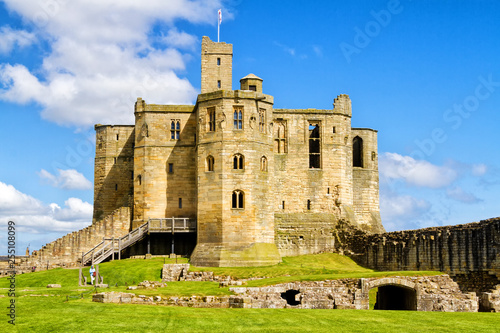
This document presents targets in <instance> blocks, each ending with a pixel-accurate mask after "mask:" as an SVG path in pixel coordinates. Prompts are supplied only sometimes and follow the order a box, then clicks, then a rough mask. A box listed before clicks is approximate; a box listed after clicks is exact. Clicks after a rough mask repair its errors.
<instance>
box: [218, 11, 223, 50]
mask: <svg viewBox="0 0 500 333" xmlns="http://www.w3.org/2000/svg"><path fill="white" fill-rule="evenodd" d="M221 22H222V9H219V10H218V11H217V43H219V42H220V24H221Z"/></svg>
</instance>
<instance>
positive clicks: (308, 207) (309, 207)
mask: <svg viewBox="0 0 500 333" xmlns="http://www.w3.org/2000/svg"><path fill="white" fill-rule="evenodd" d="M307 210H311V200H307Z"/></svg>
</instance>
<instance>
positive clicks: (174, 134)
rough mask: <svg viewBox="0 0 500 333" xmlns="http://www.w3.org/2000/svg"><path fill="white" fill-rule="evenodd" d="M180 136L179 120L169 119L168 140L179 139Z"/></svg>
mask: <svg viewBox="0 0 500 333" xmlns="http://www.w3.org/2000/svg"><path fill="white" fill-rule="evenodd" d="M180 136H181V121H180V120H179V119H172V120H171V121H170V140H179V139H180Z"/></svg>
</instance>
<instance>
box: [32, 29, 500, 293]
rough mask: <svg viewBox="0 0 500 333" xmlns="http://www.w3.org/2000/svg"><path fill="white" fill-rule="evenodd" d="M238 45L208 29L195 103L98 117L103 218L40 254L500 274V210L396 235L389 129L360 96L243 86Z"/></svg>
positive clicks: (471, 278)
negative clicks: (388, 192) (386, 201)
mask: <svg viewBox="0 0 500 333" xmlns="http://www.w3.org/2000/svg"><path fill="white" fill-rule="evenodd" d="M232 56H233V52H232V45H230V44H226V43H215V42H212V41H211V40H210V39H209V38H208V37H203V41H202V54H201V94H200V95H198V99H197V101H196V104H195V105H155V104H147V103H146V102H145V101H144V100H142V99H141V98H138V99H137V102H136V104H135V124H134V125H96V126H95V129H96V157H95V179H94V181H95V185H94V186H95V187H94V218H93V221H92V225H90V226H89V227H87V228H85V229H82V230H79V231H75V232H73V233H70V234H68V235H66V236H64V237H61V238H59V239H57V240H55V241H54V242H51V243H49V244H47V245H45V246H44V247H43V248H42V249H40V251H38V252H37V253H36V254H33V255H32V256H30V257H29V258H28V259H26V260H27V262H31V263H33V264H34V265H36V266H39V267H45V265H46V267H47V268H49V267H56V266H74V265H82V264H83V265H85V264H90V263H99V262H102V261H104V260H108V259H113V258H118V259H120V258H121V257H122V256H134V255H142V256H144V255H146V256H147V255H172V254H176V255H183V256H189V257H190V261H191V264H193V265H195V266H258V265H272V264H276V263H278V262H280V260H281V257H283V256H291V255H301V254H310V253H319V252H325V251H333V252H341V253H342V252H344V251H346V252H347V253H349V254H350V255H351V258H353V259H355V260H356V261H357V262H358V263H360V264H362V265H364V266H366V267H370V268H373V269H378V270H440V271H444V272H447V273H448V274H450V276H451V277H452V278H453V279H454V280H455V281H457V282H458V283H459V285H460V289H461V290H462V291H475V292H485V291H488V290H491V289H492V288H494V286H495V285H497V284H499V283H500V218H496V219H491V220H486V221H481V222H480V223H470V224H465V225H457V226H451V227H437V228H427V229H420V230H413V231H399V232H391V233H384V228H383V226H382V223H381V220H380V214H379V183H378V163H377V132H376V131H375V130H372V129H365V128H351V115H352V111H351V101H350V99H349V97H348V96H347V95H339V96H338V97H337V98H335V100H334V103H333V108H332V109H330V110H318V109H300V110H297V109H274V108H273V97H272V96H270V95H267V94H264V93H263V89H262V82H263V81H262V79H260V78H258V77H257V76H255V75H253V74H249V75H247V76H246V77H244V78H242V79H241V80H240V90H232V85H231V82H232Z"/></svg>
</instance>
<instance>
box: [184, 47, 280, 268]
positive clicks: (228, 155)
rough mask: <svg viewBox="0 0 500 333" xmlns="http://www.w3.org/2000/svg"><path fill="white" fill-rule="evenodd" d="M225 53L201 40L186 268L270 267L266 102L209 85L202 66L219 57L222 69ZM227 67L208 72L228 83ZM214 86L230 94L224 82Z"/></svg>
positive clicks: (273, 254) (269, 100)
mask: <svg viewBox="0 0 500 333" xmlns="http://www.w3.org/2000/svg"><path fill="white" fill-rule="evenodd" d="M207 46H208V50H207V49H206V47H207ZM231 48H232V46H231V45H227V44H225V43H214V42H211V41H210V40H209V39H208V38H207V37H204V39H203V48H202V53H203V54H202V91H205V92H207V93H204V94H203V93H202V94H201V95H199V96H198V101H197V106H198V107H197V119H198V136H197V137H198V142H197V175H198V177H197V182H198V184H197V189H198V198H197V202H198V211H197V220H198V240H197V245H196V248H195V250H194V252H193V254H192V255H191V263H192V264H193V265H195V266H263V265H273V264H276V263H278V262H279V261H280V256H279V253H278V250H277V248H276V245H275V243H274V214H273V200H274V199H273V198H274V192H273V191H274V189H273V186H272V184H273V172H272V170H273V165H274V163H273V160H274V159H273V152H272V147H273V136H272V134H273V133H272V119H273V117H272V112H273V111H272V110H273V97H272V96H269V95H264V94H262V93H261V92H257V91H251V90H234V91H233V90H225V91H222V90H219V91H217V89H215V88H214V85H213V82H212V81H213V80H212V78H213V77H212V76H211V75H208V73H207V72H205V71H208V72H213V71H214V66H213V64H208V62H211V60H210V59H211V58H212V60H214V59H213V58H214V57H215V59H217V57H218V56H220V57H221V67H224V65H227V63H226V64H224V61H230V59H231V55H230V54H226V56H227V58H224V54H222V53H221V52H222V50H231ZM213 50H219V51H218V52H213ZM216 53H217V56H216ZM205 55H206V56H205ZM214 63H215V64H217V60H214ZM216 66H217V65H216ZM230 68H231V67H230V63H229V65H228V67H226V68H220V71H219V72H216V74H215V75H219V73H224V74H223V75H221V76H217V78H220V79H222V80H224V78H230V77H231V73H230V72H228V71H227V70H228V69H229V70H230ZM216 70H218V68H216ZM210 80H211V81H210ZM259 80H260V82H262V80H261V79H259ZM221 86H222V89H227V87H229V89H230V83H225V82H224V83H223V84H222V85H221ZM260 87H262V84H260ZM260 89H261V88H260ZM261 91H262V90H261Z"/></svg>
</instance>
